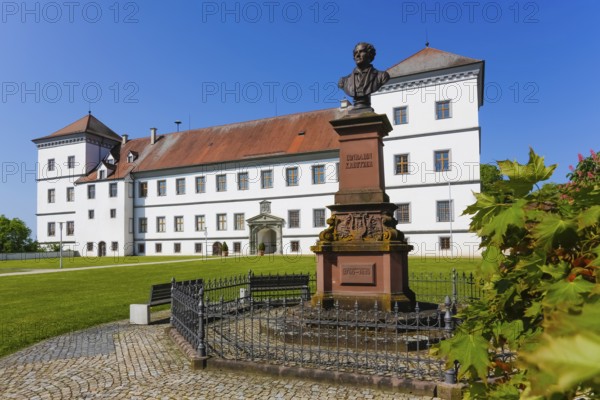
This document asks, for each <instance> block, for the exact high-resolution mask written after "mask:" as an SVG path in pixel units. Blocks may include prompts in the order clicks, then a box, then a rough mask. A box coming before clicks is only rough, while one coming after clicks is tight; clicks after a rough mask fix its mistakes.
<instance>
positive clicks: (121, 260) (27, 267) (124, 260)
mask: <svg viewBox="0 0 600 400" xmlns="http://www.w3.org/2000/svg"><path fill="white" fill-rule="evenodd" d="M190 259H199V260H201V259H203V257H198V256H153V257H139V256H127V257H65V258H63V268H64V269H68V268H85V267H97V266H103V265H115V264H138V263H142V262H144V263H146V262H162V261H173V260H190ZM38 269H59V259H58V258H42V259H35V260H8V261H0V274H3V273H7V272H21V271H31V270H38Z"/></svg>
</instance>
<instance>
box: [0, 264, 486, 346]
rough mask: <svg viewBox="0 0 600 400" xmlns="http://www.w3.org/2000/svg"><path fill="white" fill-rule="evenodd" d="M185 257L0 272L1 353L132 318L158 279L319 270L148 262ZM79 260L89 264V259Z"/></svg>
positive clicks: (413, 267) (435, 267) (433, 267)
mask: <svg viewBox="0 0 600 400" xmlns="http://www.w3.org/2000/svg"><path fill="white" fill-rule="evenodd" d="M185 258H186V257H137V259H138V261H137V262H138V263H139V264H140V265H135V266H129V267H115V268H106V269H90V270H78V271H68V272H61V273H52V274H36V275H24V276H4V277H0V304H1V308H0V357H1V356H5V355H7V354H10V353H12V352H15V351H17V350H19V349H22V348H24V347H27V346H29V345H31V344H33V343H36V342H39V341H41V340H44V339H46V338H49V337H53V336H56V335H60V334H65V333H68V332H73V331H77V330H81V329H85V328H89V327H92V326H96V325H99V324H102V323H106V322H110V321H116V320H121V319H127V318H128V317H129V304H132V303H145V302H146V301H147V298H148V292H149V288H150V286H151V285H152V284H155V283H163V282H169V281H170V280H171V278H172V277H175V278H176V279H177V280H186V279H193V278H204V279H211V278H218V277H227V276H232V275H237V274H246V273H247V272H248V270H249V269H252V270H253V271H255V272H256V273H277V272H279V273H285V272H288V273H292V272H293V273H306V272H311V273H314V271H315V257H314V256H303V257H294V258H289V257H281V256H275V257H267V256H266V257H250V258H247V257H228V258H214V259H208V260H201V259H198V260H194V261H190V262H179V263H172V264H169V263H167V264H155V265H143V263H144V262H155V261H170V260H172V261H175V260H178V259H185ZM100 261H102V262H106V263H105V264H104V265H106V264H112V263H114V260H113V262H108V261H109V259H107V260H104V259H103V260H100ZM18 262H21V261H18ZM79 262H82V264H78V263H79ZM8 263H12V261H11V262H8ZM121 263H123V264H125V263H127V262H122V261H120V262H119V264H121ZM73 264H77V265H78V266H85V265H86V264H85V262H83V260H77V261H74V262H73ZM24 265H25V266H24V267H23V268H24V269H32V268H30V267H29V265H28V263H24ZM95 265H98V264H95ZM475 265H476V261H473V260H464V259H461V260H455V261H453V262H449V261H444V260H436V259H433V260H431V259H420V258H418V259H417V258H411V259H410V261H409V270H410V272H418V271H431V272H441V271H446V272H447V271H449V270H450V269H451V268H457V270H460V271H468V270H473V268H474V266H475ZM74 266H75V265H72V266H71V268H73V267H74ZM33 269H35V268H33ZM0 271H4V270H3V269H2V270H0Z"/></svg>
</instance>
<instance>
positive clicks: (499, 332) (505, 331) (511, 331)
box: [492, 320, 523, 350]
mask: <svg viewBox="0 0 600 400" xmlns="http://www.w3.org/2000/svg"><path fill="white" fill-rule="evenodd" d="M492 332H493V333H494V336H495V338H496V341H497V342H500V341H501V339H505V340H506V341H508V344H509V347H510V348H511V349H513V350H516V349H517V341H518V339H519V337H520V336H521V333H523V321H522V320H514V321H511V322H506V321H504V322H500V321H496V322H495V323H494V326H493V328H492Z"/></svg>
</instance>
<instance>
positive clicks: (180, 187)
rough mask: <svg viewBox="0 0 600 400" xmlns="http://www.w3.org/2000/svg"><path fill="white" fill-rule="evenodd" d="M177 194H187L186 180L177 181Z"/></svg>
mask: <svg viewBox="0 0 600 400" xmlns="http://www.w3.org/2000/svg"><path fill="white" fill-rule="evenodd" d="M175 193H177V194H185V178H179V179H176V180H175Z"/></svg>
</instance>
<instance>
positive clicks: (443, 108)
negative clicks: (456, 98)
mask: <svg viewBox="0 0 600 400" xmlns="http://www.w3.org/2000/svg"><path fill="white" fill-rule="evenodd" d="M435 118H436V119H446V118H450V100H444V101H437V102H436V103H435Z"/></svg>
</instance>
